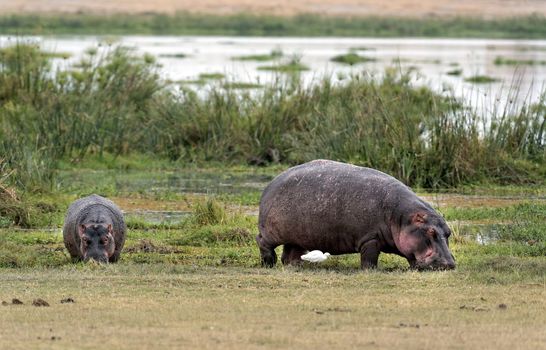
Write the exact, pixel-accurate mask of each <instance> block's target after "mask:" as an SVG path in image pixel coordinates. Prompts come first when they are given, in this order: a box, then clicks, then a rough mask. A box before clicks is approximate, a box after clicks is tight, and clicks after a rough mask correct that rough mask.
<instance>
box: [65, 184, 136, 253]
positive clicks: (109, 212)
mask: <svg viewBox="0 0 546 350" xmlns="http://www.w3.org/2000/svg"><path fill="white" fill-rule="evenodd" d="M126 231H127V226H126V225H125V221H124V220H123V214H122V213H121V210H120V209H119V208H118V207H117V206H116V205H115V204H114V202H112V201H110V200H108V199H106V198H104V197H101V196H99V195H96V194H93V195H90V196H89V197H84V198H80V199H78V200H76V201H75V202H74V203H72V204H71V205H70V207H69V208H68V212H67V214H66V218H65V221H64V227H63V236H64V245H65V246H66V249H68V252H69V253H70V255H71V256H72V260H74V261H79V260H84V261H87V260H89V259H94V260H96V261H98V262H104V263H106V262H116V261H117V260H118V259H119V255H120V253H121V249H122V248H123V244H124V243H125V233H126Z"/></svg>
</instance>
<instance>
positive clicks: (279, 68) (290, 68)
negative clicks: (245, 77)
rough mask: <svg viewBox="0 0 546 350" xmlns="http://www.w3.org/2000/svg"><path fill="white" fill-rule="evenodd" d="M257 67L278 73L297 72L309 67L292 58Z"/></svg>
mask: <svg viewBox="0 0 546 350" xmlns="http://www.w3.org/2000/svg"><path fill="white" fill-rule="evenodd" d="M257 69H258V70H266V71H272V72H279V73H298V72H302V71H307V70H309V67H307V66H306V65H304V64H302V63H301V62H300V60H299V59H292V60H291V61H290V62H288V63H279V64H276V65H273V66H259V67H258V68H257Z"/></svg>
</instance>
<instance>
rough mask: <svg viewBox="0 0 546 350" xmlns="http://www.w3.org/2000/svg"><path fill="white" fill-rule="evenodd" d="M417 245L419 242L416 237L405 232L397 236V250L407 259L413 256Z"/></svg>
mask: <svg viewBox="0 0 546 350" xmlns="http://www.w3.org/2000/svg"><path fill="white" fill-rule="evenodd" d="M419 243H420V240H419V239H418V238H417V237H415V236H414V235H409V234H407V233H406V232H405V231H402V232H400V234H399V235H398V244H397V246H398V250H400V252H401V253H402V254H404V256H406V257H408V258H410V257H413V256H415V251H416V250H417V247H418V246H419Z"/></svg>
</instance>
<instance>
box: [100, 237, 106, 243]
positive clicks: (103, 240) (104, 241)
mask: <svg viewBox="0 0 546 350" xmlns="http://www.w3.org/2000/svg"><path fill="white" fill-rule="evenodd" d="M100 242H101V243H102V244H106V243H108V237H104V238H102V239H101V240H100Z"/></svg>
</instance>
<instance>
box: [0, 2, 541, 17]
mask: <svg viewBox="0 0 546 350" xmlns="http://www.w3.org/2000/svg"><path fill="white" fill-rule="evenodd" d="M179 11H187V12H193V13H209V14H215V15H224V14H233V13H241V12H243V13H252V14H271V15H282V16H292V15H297V14H301V13H313V14H320V15H327V16H386V17H388V16H390V17H392V16H396V17H428V16H438V17H452V16H472V17H482V18H498V17H512V16H524V15H530V14H533V13H537V14H542V15H546V1H542V0H527V1H517V0H481V1H475V0H458V1H452V0H391V1H377V0H330V1H321V0H278V1H274V2H270V1H252V0H201V1H194V0H156V1H144V0H117V1H111V0H95V1H88V0H0V13H3V14H5V13H17V14H21V13H76V12H82V13H95V14H115V13H135V14H143V13H166V14H173V13H175V12H179Z"/></svg>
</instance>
